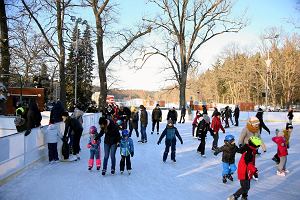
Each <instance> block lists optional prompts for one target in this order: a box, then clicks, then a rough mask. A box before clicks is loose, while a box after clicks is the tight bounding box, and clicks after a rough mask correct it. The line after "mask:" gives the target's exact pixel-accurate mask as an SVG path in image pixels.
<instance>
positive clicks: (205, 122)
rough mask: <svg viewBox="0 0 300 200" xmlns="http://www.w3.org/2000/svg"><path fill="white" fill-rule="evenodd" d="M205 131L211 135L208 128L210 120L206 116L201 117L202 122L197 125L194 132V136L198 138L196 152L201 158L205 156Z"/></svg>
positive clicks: (210, 130)
mask: <svg viewBox="0 0 300 200" xmlns="http://www.w3.org/2000/svg"><path fill="white" fill-rule="evenodd" d="M207 131H209V132H210V133H211V134H213V130H212V129H211V128H210V119H209V116H207V114H204V115H203V118H202V120H201V121H200V122H199V123H198V126H197V130H196V133H197V134H196V136H197V137H198V138H200V141H201V142H200V144H199V146H198V148H197V152H198V153H200V154H201V156H202V157H204V158H205V157H206V156H205V139H206V135H207Z"/></svg>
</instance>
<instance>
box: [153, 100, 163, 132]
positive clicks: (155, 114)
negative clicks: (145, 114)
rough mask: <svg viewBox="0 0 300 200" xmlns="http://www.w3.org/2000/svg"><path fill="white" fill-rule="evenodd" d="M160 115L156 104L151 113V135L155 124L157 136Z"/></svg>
mask: <svg viewBox="0 0 300 200" xmlns="http://www.w3.org/2000/svg"><path fill="white" fill-rule="evenodd" d="M161 117H162V113H161V110H160V108H159V104H156V107H155V108H154V109H153V111H152V131H151V134H153V132H154V128H155V124H156V133H157V135H158V134H159V122H161Z"/></svg>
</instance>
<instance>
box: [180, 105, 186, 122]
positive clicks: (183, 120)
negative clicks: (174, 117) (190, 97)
mask: <svg viewBox="0 0 300 200" xmlns="http://www.w3.org/2000/svg"><path fill="white" fill-rule="evenodd" d="M185 114H186V108H185V106H182V108H181V113H180V120H179V122H178V123H181V119H182V123H184V122H185V119H184V118H185Z"/></svg>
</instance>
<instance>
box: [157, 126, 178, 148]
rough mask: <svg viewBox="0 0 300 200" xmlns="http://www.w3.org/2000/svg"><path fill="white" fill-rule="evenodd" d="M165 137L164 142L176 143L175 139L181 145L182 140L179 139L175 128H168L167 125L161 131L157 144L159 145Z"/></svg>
mask: <svg viewBox="0 0 300 200" xmlns="http://www.w3.org/2000/svg"><path fill="white" fill-rule="evenodd" d="M165 136H166V142H167V141H172V142H176V137H177V138H178V139H179V140H180V142H181V144H182V143H183V141H182V138H181V136H180V134H179V132H178V130H177V128H176V127H174V126H172V127H169V126H168V125H167V127H166V128H165V129H164V130H163V132H162V134H161V136H160V137H159V139H158V142H157V143H160V142H161V141H162V139H163V138H164V137H165ZM175 136H176V137H175Z"/></svg>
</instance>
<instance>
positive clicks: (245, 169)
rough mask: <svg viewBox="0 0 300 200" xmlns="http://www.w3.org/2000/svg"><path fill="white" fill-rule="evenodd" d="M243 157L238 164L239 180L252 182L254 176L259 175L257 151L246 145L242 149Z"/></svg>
mask: <svg viewBox="0 0 300 200" xmlns="http://www.w3.org/2000/svg"><path fill="white" fill-rule="evenodd" d="M240 151H241V153H242V156H241V159H240V161H239V164H238V170H237V173H238V179H239V180H241V181H242V180H250V179H252V176H253V175H254V174H255V173H257V168H256V167H255V154H256V149H255V148H254V147H252V146H249V145H248V144H247V145H244V146H243V147H242V148H241V149H240Z"/></svg>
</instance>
